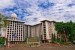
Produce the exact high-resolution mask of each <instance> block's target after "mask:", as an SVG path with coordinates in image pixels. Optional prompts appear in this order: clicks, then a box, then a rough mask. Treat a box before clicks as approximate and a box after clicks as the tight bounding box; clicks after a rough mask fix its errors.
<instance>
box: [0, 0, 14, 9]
mask: <svg viewBox="0 0 75 50" xmlns="http://www.w3.org/2000/svg"><path fill="white" fill-rule="evenodd" d="M11 3H13V0H0V9H2V8H5V7H8V6H10V5H13V4H11Z"/></svg>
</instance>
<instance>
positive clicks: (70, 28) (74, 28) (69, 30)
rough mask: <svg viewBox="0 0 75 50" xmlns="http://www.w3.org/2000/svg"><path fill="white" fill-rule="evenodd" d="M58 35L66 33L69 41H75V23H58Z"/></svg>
mask: <svg viewBox="0 0 75 50" xmlns="http://www.w3.org/2000/svg"><path fill="white" fill-rule="evenodd" d="M55 26H56V30H57V34H62V31H65V33H66V35H67V37H68V40H69V41H75V37H74V36H75V23H73V22H72V21H70V22H66V23H64V22H57V23H56V25H55Z"/></svg>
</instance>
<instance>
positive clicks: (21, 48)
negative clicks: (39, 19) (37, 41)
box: [0, 44, 75, 50]
mask: <svg viewBox="0 0 75 50" xmlns="http://www.w3.org/2000/svg"><path fill="white" fill-rule="evenodd" d="M0 50H75V46H74V45H71V46H53V45H50V44H42V45H41V46H39V47H28V46H25V45H24V44H19V45H15V46H13V47H10V48H8V47H3V48H0Z"/></svg>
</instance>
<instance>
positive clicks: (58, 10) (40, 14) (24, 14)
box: [0, 0, 75, 24]
mask: <svg viewBox="0 0 75 50" xmlns="http://www.w3.org/2000/svg"><path fill="white" fill-rule="evenodd" d="M8 1H10V2H9V4H6V5H8V6H6V5H5V6H2V7H1V8H3V7H4V8H3V9H1V10H0V12H2V13H3V14H5V15H7V16H10V15H11V14H12V13H16V14H17V16H18V18H19V19H21V20H24V21H25V23H27V24H36V23H39V22H40V21H41V20H44V19H48V20H54V21H64V22H67V21H70V20H72V21H74V22H75V20H74V18H75V1H74V0H60V1H59V0H34V1H33V0H8ZM3 2H4V1H3ZM5 2H6V3H7V1H5ZM10 3H11V4H10ZM2 5H3V3H2ZM9 5H10V6H9ZM12 5H13V6H12Z"/></svg>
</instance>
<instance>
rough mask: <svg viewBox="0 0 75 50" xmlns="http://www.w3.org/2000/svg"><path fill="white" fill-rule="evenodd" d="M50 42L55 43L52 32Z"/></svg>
mask: <svg viewBox="0 0 75 50" xmlns="http://www.w3.org/2000/svg"><path fill="white" fill-rule="evenodd" d="M51 42H52V43H55V42H56V38H55V34H52V37H51Z"/></svg>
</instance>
